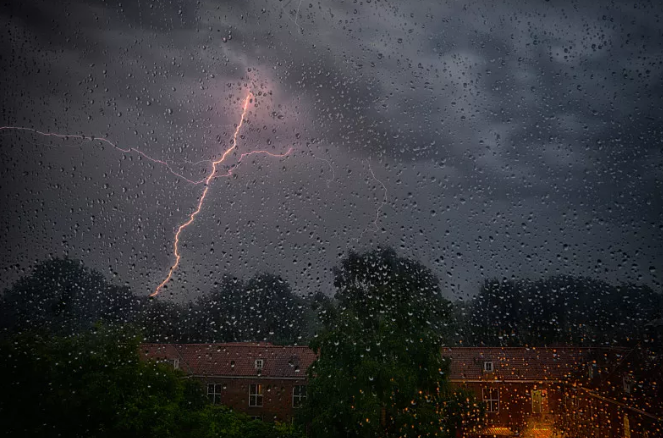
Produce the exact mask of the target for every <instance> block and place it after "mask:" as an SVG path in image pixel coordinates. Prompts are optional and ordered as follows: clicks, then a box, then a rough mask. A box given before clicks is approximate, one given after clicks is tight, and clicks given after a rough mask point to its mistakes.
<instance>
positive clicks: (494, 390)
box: [481, 386, 500, 413]
mask: <svg viewBox="0 0 663 438" xmlns="http://www.w3.org/2000/svg"><path fill="white" fill-rule="evenodd" d="M494 395H496V396H497V398H494V397H493V396H494ZM486 396H488V397H486ZM481 399H482V400H483V402H484V403H485V404H486V412H488V413H497V412H499V411H500V388H499V387H490V386H489V387H485V388H481ZM493 408H495V409H493Z"/></svg>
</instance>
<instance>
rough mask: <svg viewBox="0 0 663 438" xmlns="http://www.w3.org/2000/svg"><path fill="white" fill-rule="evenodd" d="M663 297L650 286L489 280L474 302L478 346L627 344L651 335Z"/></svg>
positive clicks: (561, 280) (473, 321)
mask: <svg viewBox="0 0 663 438" xmlns="http://www.w3.org/2000/svg"><path fill="white" fill-rule="evenodd" d="M661 304H663V299H662V298H661V295H660V294H656V293H655V292H654V291H652V290H651V289H650V288H649V287H646V286H642V285H635V284H626V283H622V284H618V285H613V284H610V283H607V282H605V281H601V280H596V279H591V278H582V277H571V276H554V277H549V278H544V279H538V280H502V281H499V280H488V281H486V282H485V283H484V285H483V286H482V288H481V290H480V292H479V295H478V296H477V297H476V298H475V299H474V303H473V306H472V307H473V308H472V314H471V317H470V323H471V327H472V331H473V336H472V338H473V340H474V343H475V344H484V345H495V346H500V345H515V346H522V345H550V344H555V343H564V344H570V345H615V344H616V345H625V346H628V345H630V344H633V343H634V341H636V340H638V339H642V337H643V336H644V334H645V327H644V326H645V324H646V323H647V322H649V321H651V320H652V319H654V318H656V317H657V316H658V315H659V314H660V309H661Z"/></svg>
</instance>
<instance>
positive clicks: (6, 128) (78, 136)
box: [0, 126, 212, 185]
mask: <svg viewBox="0 0 663 438" xmlns="http://www.w3.org/2000/svg"><path fill="white" fill-rule="evenodd" d="M10 130H13V131H27V132H32V133H33V134H37V135H41V136H44V137H55V138H62V139H65V140H68V139H70V138H76V139H79V140H84V141H100V142H103V143H106V144H108V145H110V146H111V147H113V148H115V149H117V150H118V151H122V152H124V153H131V152H135V153H137V154H139V155H141V156H142V157H144V158H146V159H148V160H150V161H152V162H153V163H155V164H159V165H161V166H164V167H166V169H168V171H169V172H170V173H172V174H173V175H175V176H176V177H178V178H180V179H182V180H184V181H186V182H188V183H189V184H194V185H197V184H201V183H203V182H205V178H203V179H201V180H199V181H194V180H191V179H189V178H187V177H185V176H184V175H182V174H180V173H178V172H175V171H174V170H173V168H172V167H171V163H172V162H168V161H164V160H159V159H157V158H153V157H151V156H149V155H147V154H146V153H145V152H143V151H141V150H139V149H136V148H129V149H123V148H121V147H119V146H118V145H116V144H115V143H113V142H112V141H110V140H108V139H107V138H104V137H95V136H88V135H81V134H59V133H57V132H43V131H39V130H37V129H33V128H25V127H22V126H0V131H10ZM206 162H207V163H211V162H212V160H202V161H198V162H196V163H189V164H193V165H198V164H202V163H206ZM172 164H175V163H172Z"/></svg>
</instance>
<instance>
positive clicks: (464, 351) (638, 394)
mask: <svg viewBox="0 0 663 438" xmlns="http://www.w3.org/2000/svg"><path fill="white" fill-rule="evenodd" d="M442 354H443V355H444V356H446V357H448V358H449V359H450V360H451V369H450V376H449V381H450V383H451V384H452V385H454V386H456V387H463V388H466V389H469V390H471V391H473V392H474V394H475V395H476V396H477V397H478V398H479V399H480V400H483V402H484V403H485V406H486V417H485V420H484V424H482V425H481V426H479V427H477V428H475V429H474V430H466V431H465V434H464V436H468V437H497V436H523V437H542V438H543V437H562V436H563V437H565V438H604V437H605V438H613V437H614V438H616V437H624V438H654V437H661V436H663V432H662V426H663V418H661V410H662V408H661V407H662V406H663V401H661V400H662V398H661V396H663V391H662V389H661V382H663V380H662V379H661V377H662V375H661V367H662V365H661V361H660V357H659V356H657V355H655V354H653V353H652V352H650V351H646V350H642V349H632V350H630V349H624V348H577V347H558V348H534V347H532V348H521V347H495V348H489V347H454V348H446V349H444V350H443V352H442Z"/></svg>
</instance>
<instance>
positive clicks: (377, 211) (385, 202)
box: [368, 160, 389, 231]
mask: <svg viewBox="0 0 663 438" xmlns="http://www.w3.org/2000/svg"><path fill="white" fill-rule="evenodd" d="M368 170H370V171H371V175H372V176H373V179H374V180H375V181H377V182H378V183H380V185H381V186H382V189H383V190H384V198H383V199H382V204H380V206H379V207H378V209H377V210H376V211H375V220H374V221H373V225H375V231H377V230H379V228H380V227H378V221H379V220H380V211H382V207H384V206H385V205H386V204H387V202H388V201H389V195H388V193H387V187H386V186H385V185H384V183H383V182H382V181H380V180H379V179H377V177H376V176H375V173H373V168H372V167H371V160H368Z"/></svg>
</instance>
